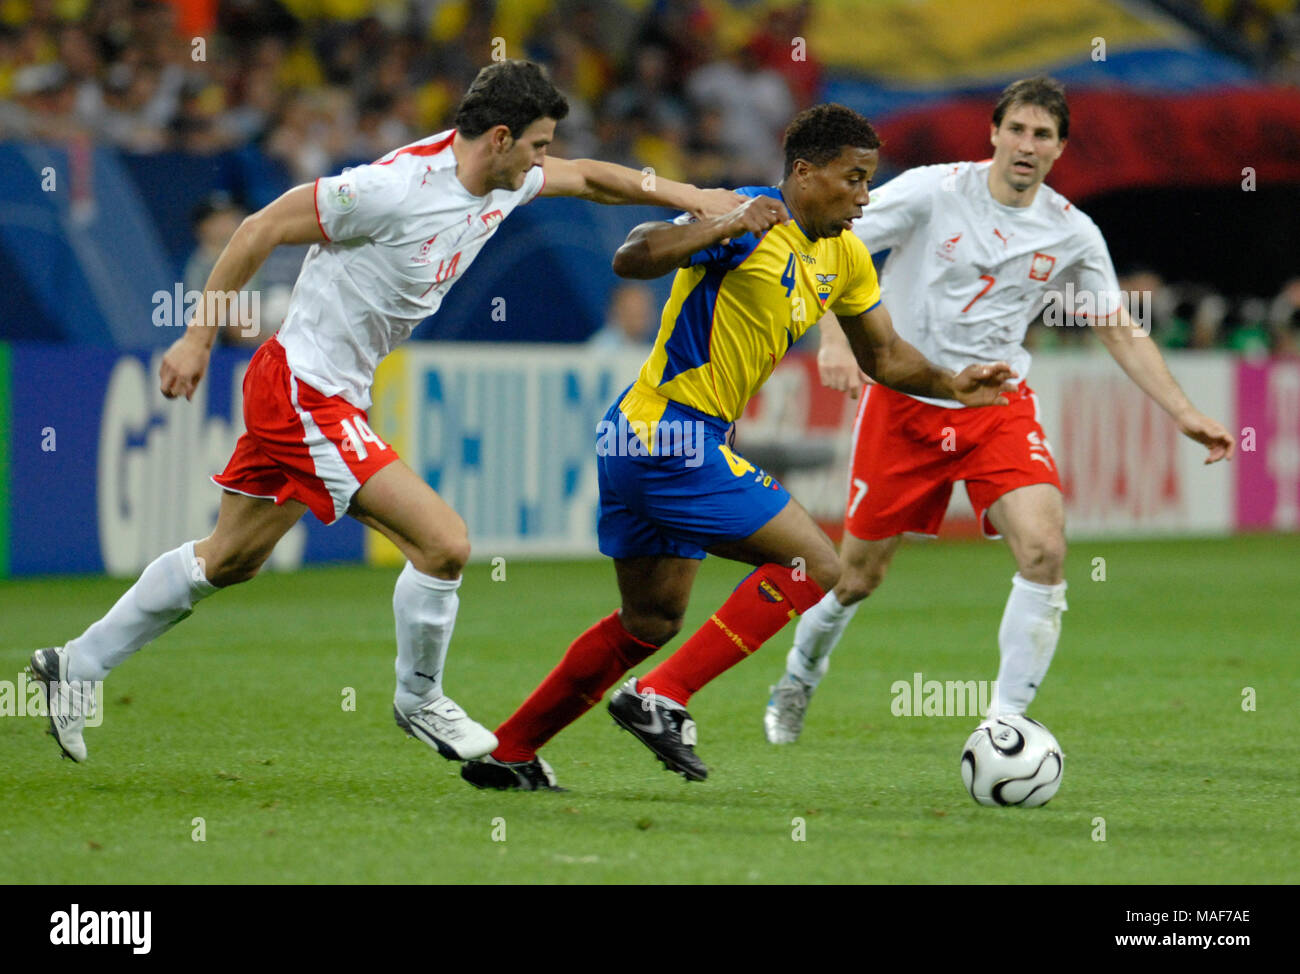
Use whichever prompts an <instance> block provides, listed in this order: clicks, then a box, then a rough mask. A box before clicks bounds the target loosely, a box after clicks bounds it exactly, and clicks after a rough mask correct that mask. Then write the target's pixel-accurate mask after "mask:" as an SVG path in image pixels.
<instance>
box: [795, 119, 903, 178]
mask: <svg viewBox="0 0 1300 974" xmlns="http://www.w3.org/2000/svg"><path fill="white" fill-rule="evenodd" d="M782 145H783V147H784V148H785V176H787V177H788V176H789V175H790V173H791V172H793V171H794V163H795V160H796V159H804V160H806V161H807V162H810V163H812V164H813V165H814V166H824V165H826V164H827V163H828V162H830V161H831V160H832V159H834V158H835V157H836V156H838V155H839V154H840V150H842V149H843V148H844V147H845V146H846V145H848V146H852V147H853V148H855V149H879V148H880V136H878V135H877V134H876V130H875V129H873V128H872V127H871V123H870V122H868V121H867V120H866V119H865V118H863V117H862V116H861V115H859V114H858V113H857V112H855V111H854V110H853V109H851V108H845V107H844V106H843V105H814V106H813V107H812V108H805V109H804V110H803V111H801V112H800V113H799V114H798V115H796V116H795V117H794V119H793V120H792V121H791V122H790V125H789V127H788V128H787V129H786V130H785V141H784V142H783V143H782Z"/></svg>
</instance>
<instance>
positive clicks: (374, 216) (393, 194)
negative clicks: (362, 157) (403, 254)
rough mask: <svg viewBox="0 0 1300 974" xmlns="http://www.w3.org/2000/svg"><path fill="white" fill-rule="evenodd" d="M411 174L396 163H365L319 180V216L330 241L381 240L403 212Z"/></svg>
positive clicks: (317, 211) (317, 182)
mask: <svg viewBox="0 0 1300 974" xmlns="http://www.w3.org/2000/svg"><path fill="white" fill-rule="evenodd" d="M410 189H411V179H410V175H409V173H408V172H407V171H406V170H405V169H403V168H399V167H397V166H393V165H384V166H380V165H374V164H371V165H366V166H357V167H356V168H354V169H348V170H345V171H344V172H342V173H340V174H339V175H337V176H322V177H321V178H320V179H318V180H316V217H317V219H318V220H319V221H320V227H321V230H322V231H323V232H324V234H325V236H326V237H327V238H328V239H329V240H330V242H331V243H338V242H340V241H344V240H362V239H364V240H374V241H379V242H382V238H383V237H384V235H385V233H386V232H388V231H390V230H391V229H392V227H393V226H394V224H395V223H396V222H397V221H398V219H399V218H400V217H401V215H402V209H403V208H402V204H403V202H404V201H405V200H406V196H407V194H408V192H409V191H410Z"/></svg>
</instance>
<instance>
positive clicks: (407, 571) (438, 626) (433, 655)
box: [393, 561, 460, 713]
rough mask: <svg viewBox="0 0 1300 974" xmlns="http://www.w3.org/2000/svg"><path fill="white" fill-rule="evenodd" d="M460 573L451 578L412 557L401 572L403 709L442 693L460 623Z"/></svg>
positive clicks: (396, 595) (397, 607) (397, 699)
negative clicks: (445, 666)
mask: <svg viewBox="0 0 1300 974" xmlns="http://www.w3.org/2000/svg"><path fill="white" fill-rule="evenodd" d="M458 588H460V579H459V578H457V579H454V580H451V581H448V580H447V579H445V578H435V577H434V576H432V575H425V574H424V573H423V572H419V571H416V570H415V566H414V565H412V564H411V563H410V562H409V561H408V562H407V563H406V567H405V568H403V569H402V574H400V575H398V576H397V586H396V588H394V590H393V615H395V616H396V617H397V664H396V669H397V693H396V694H395V695H394V697H393V702H394V703H395V704H396V705H397V709H398V710H400V711H402V712H403V713H411V712H412V711H415V710H418V709H419V708H420V707H422V706H424V705H425V704H426V703H429V702H430V701H433V700H437V699H438V698H439V697H441V696H442V668H443V664H444V663H445V662H446V660H447V646H448V644H449V643H450V642H451V631H452V629H454V628H455V627H456V609H457V607H458V606H459V605H460V597H459V596H457V595H456V590H457V589H458Z"/></svg>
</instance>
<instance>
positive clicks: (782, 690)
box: [763, 673, 812, 744]
mask: <svg viewBox="0 0 1300 974" xmlns="http://www.w3.org/2000/svg"><path fill="white" fill-rule="evenodd" d="M811 698H812V687H810V686H808V684H806V683H804V682H803V681H802V680H800V679H798V678H796V677H794V676H791V675H790V674H789V673H786V674H785V675H784V676H782V677H781V679H780V681H779V682H778V683H777V684H776V686H774V687H772V695H771V697H769V698H768V701H767V710H766V711H764V713H763V733H764V735H765V736H766V737H767V740H768V743H769V744H793V743H795V742H796V741H797V740H799V735H800V734H802V733H803V719H804V715H805V714H807V713H808V701H809V700H810V699H811Z"/></svg>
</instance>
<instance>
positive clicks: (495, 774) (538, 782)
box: [460, 754, 569, 791]
mask: <svg viewBox="0 0 1300 974" xmlns="http://www.w3.org/2000/svg"><path fill="white" fill-rule="evenodd" d="M460 776H461V777H462V778H464V779H465V780H466V781H468V782H469V783H470V784H471V785H473V786H474V787H475V788H495V789H497V790H498V791H568V790H569V789H567V788H561V787H560V786H559V785H557V784H556V783H555V772H554V771H552V770H551V766H550V765H549V764H547V763H546V760H545V759H544V758H541V757H534V758H533V759H532V760H531V761H498V760H497V759H496V758H494V757H492V755H490V754H489V755H488V756H487V757H485V758H483V759H482V760H479V761H466V762H465V763H464V764H462V765H461V766H460Z"/></svg>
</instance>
